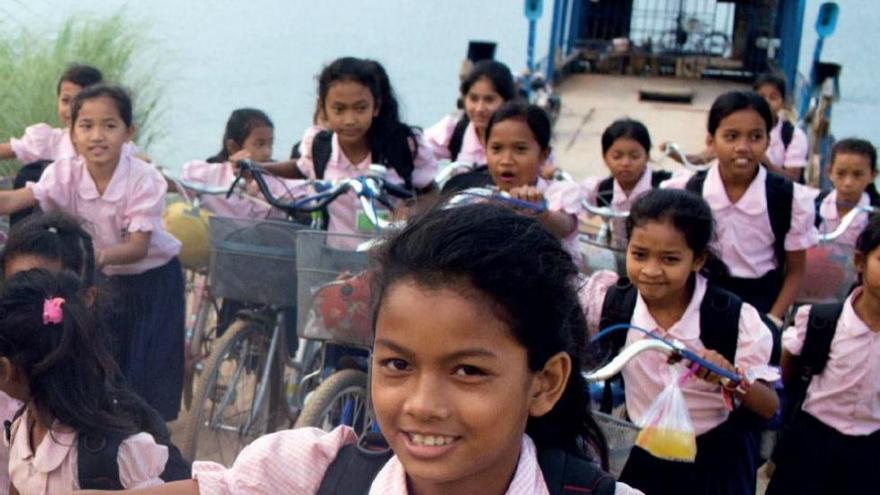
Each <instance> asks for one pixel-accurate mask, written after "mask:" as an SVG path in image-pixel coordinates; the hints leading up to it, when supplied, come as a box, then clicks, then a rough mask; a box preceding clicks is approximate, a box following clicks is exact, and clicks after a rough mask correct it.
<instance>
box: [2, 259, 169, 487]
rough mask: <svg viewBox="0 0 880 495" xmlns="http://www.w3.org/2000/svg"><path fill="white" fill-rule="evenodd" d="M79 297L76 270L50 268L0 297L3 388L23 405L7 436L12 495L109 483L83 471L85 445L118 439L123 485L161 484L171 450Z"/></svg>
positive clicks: (22, 276) (28, 275) (30, 274)
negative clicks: (144, 414)
mask: <svg viewBox="0 0 880 495" xmlns="http://www.w3.org/2000/svg"><path fill="white" fill-rule="evenodd" d="M81 294H83V288H82V287H81V285H80V281H79V279H78V277H76V276H75V275H74V274H73V273H72V272H61V273H58V274H52V273H50V272H49V271H46V270H43V269H33V270H27V271H24V272H20V273H18V274H16V275H15V276H13V277H12V278H10V279H9V280H7V281H6V282H5V283H4V286H3V289H2V293H0V389H2V390H3V391H4V392H5V393H7V394H9V395H10V396H11V397H14V398H16V399H18V400H20V401H22V402H23V403H24V404H25V407H24V408H22V409H21V410H20V411H19V413H18V415H17V418H16V419H15V420H14V422H13V423H12V425H11V427H10V428H9V432H8V437H7V441H8V443H9V445H10V452H9V473H10V478H11V489H10V493H13V494H22V495H49V494H55V493H68V492H70V491H72V490H76V489H78V488H80V487H81V486H83V484H85V486H106V485H102V484H97V485H96V484H94V483H97V480H94V479H91V478H89V477H82V476H83V475H84V473H81V472H80V471H79V469H78V468H79V464H78V461H79V459H81V457H82V455H83V453H84V452H85V451H86V450H85V449H87V447H83V446H82V445H80V443H81V442H84V441H86V438H87V439H88V441H89V442H90V443H89V445H102V444H103V445H105V446H106V445H108V444H115V440H113V439H118V440H119V441H120V443H119V444H118V451H117V454H116V456H115V461H116V464H117V465H118V482H119V483H118V485H117V486H119V485H121V487H124V488H136V487H145V486H155V485H158V484H161V483H162V480H161V479H160V474H161V473H162V471H163V469H164V468H165V464H166V462H167V460H168V449H167V448H166V447H165V446H162V445H158V444H157V443H156V441H155V440H154V438H153V436H152V435H151V434H150V433H148V432H142V431H140V429H139V428H138V426H137V425H138V422H139V421H138V418H139V417H140V412H139V409H138V406H137V404H138V399H137V398H135V397H134V396H133V395H132V394H131V392H129V391H127V390H126V389H124V388H121V387H120V386H118V384H119V383H120V381H119V379H118V377H117V376H116V373H117V371H116V368H115V364H114V363H113V361H112V358H111V357H110V354H109V353H108V352H107V350H106V349H105V348H104V346H103V340H102V338H101V336H100V335H99V332H98V330H97V327H96V325H95V324H94V321H93V320H92V318H91V314H90V313H91V311H90V310H89V309H88V308H87V306H86V305H85V303H84V301H83V299H82V297H81ZM90 455H91V454H90ZM95 455H97V454H95ZM111 458H113V457H111Z"/></svg>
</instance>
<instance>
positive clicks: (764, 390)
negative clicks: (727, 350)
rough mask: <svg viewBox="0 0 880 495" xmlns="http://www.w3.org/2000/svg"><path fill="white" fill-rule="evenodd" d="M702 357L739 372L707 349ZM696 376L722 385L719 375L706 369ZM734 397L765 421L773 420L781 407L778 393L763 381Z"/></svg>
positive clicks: (753, 384) (735, 394)
mask: <svg viewBox="0 0 880 495" xmlns="http://www.w3.org/2000/svg"><path fill="white" fill-rule="evenodd" d="M702 357H703V359H705V360H707V361H709V362H710V363H712V364H714V365H716V366H718V367H720V368H723V369H725V370H728V371H730V372H732V373H736V372H737V371H736V368H735V367H734V366H733V365H732V364H731V363H730V361H728V360H727V359H725V358H724V356H722V355H721V354H719V353H718V352H716V351H713V350H711V349H706V350H705V351H703V355H702ZM696 374H697V376H698V377H700V378H702V379H703V380H706V381H708V382H712V383H720V378H719V377H718V375H716V374H714V373H712V372H711V371H709V370H707V369H705V368H700V369H699V370H698V371H697V373H696ZM733 395H734V397H736V398H737V399H738V400H739V401H740V403H741V404H742V406H743V407H745V408H747V409H749V410H751V411H752V412H754V413H755V414H757V415H759V416H761V417H762V418H765V419H770V418H772V417H773V415H774V414H776V409H777V408H778V407H779V396H777V395H776V391H775V390H773V388H772V387H770V386H769V385H768V384H767V383H766V382H764V381H762V380H756V381H755V382H754V383H752V384H751V385H750V386H749V387H748V388H747V389H746V390H745V391H744V392H743V391H742V389H737V390H735V391H733Z"/></svg>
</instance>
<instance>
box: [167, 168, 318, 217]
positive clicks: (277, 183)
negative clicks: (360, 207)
mask: <svg viewBox="0 0 880 495" xmlns="http://www.w3.org/2000/svg"><path fill="white" fill-rule="evenodd" d="M235 177H236V175H235V172H233V170H232V165H231V164H230V163H229V162H222V163H210V162H206V161H203V160H192V161H189V162H186V163H184V164H183V173H182V174H181V178H182V179H183V180H185V181H187V182H194V183H197V184H202V185H206V186H219V187H226V188H228V187H230V186H232V183H233V182H234V181H235ZM264 177H265V179H266V183H267V184H268V185H269V189H270V190H271V191H272V194H273V195H274V196H275V197H276V198H278V199H280V200H282V201H284V200H290V199H293V198H295V197H297V196H301V195H304V194H306V193H308V191H307V190H306V189H305V188H304V187H303V184H304V181H301V180H287V179H282V178H279V177H274V176H270V175H265V176H264ZM253 188H256V184H254V186H253ZM249 189H250V187H249ZM255 193H256V194H259V193H258V192H256V191H255ZM201 203H202V205H204V206H205V207H206V208H207V209H208V210H210V211H212V212H213V213H215V214H217V215H220V216H224V217H235V218H284V216H285V214H284V212H282V211H280V210H278V209H277V208H267V207H266V205H262V204H259V203H255V202H253V201H249V200H248V199H246V198H242V197H240V196H238V195H235V194H233V195H232V196H230V197H229V198H227V197H226V196H215V195H204V196H202V198H201Z"/></svg>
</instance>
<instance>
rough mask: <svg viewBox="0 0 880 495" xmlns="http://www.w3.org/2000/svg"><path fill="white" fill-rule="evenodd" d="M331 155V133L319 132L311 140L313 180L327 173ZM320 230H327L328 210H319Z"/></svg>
mask: <svg viewBox="0 0 880 495" xmlns="http://www.w3.org/2000/svg"><path fill="white" fill-rule="evenodd" d="M332 153H333V131H326V130H324V131H320V132H318V133H317V134H315V139H314V140H312V165H313V166H314V168H315V179H318V180H323V179H324V173H325V172H326V171H327V163H329V162H330V155H331V154H332ZM321 219H322V220H321V230H327V227H328V226H329V225H330V210H329V209H328V208H322V209H321Z"/></svg>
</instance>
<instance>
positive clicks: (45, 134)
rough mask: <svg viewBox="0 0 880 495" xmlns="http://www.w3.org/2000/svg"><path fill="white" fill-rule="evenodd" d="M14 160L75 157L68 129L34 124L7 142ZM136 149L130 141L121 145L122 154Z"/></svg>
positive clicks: (27, 160)
mask: <svg viewBox="0 0 880 495" xmlns="http://www.w3.org/2000/svg"><path fill="white" fill-rule="evenodd" d="M9 143H10V145H11V146H12V152H13V153H15V158H16V159H18V161H20V162H22V163H30V162H35V161H37V160H51V161H55V160H60V159H62V158H67V157H71V156H76V150H75V149H74V147H73V142H72V141H71V140H70V129H68V128H64V129H59V128H57V127H52V126H50V125H48V124H34V125H32V126H30V127H28V128H27V129H25V130H24V135H23V136H22V137H21V138H18V139H15V138H13V139H11V140H10V141H9ZM137 152H138V148H137V146H135V145H134V144H133V143H131V142H130V141H129V142H127V143H125V144H124V145H123V154H126V153H137Z"/></svg>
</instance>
